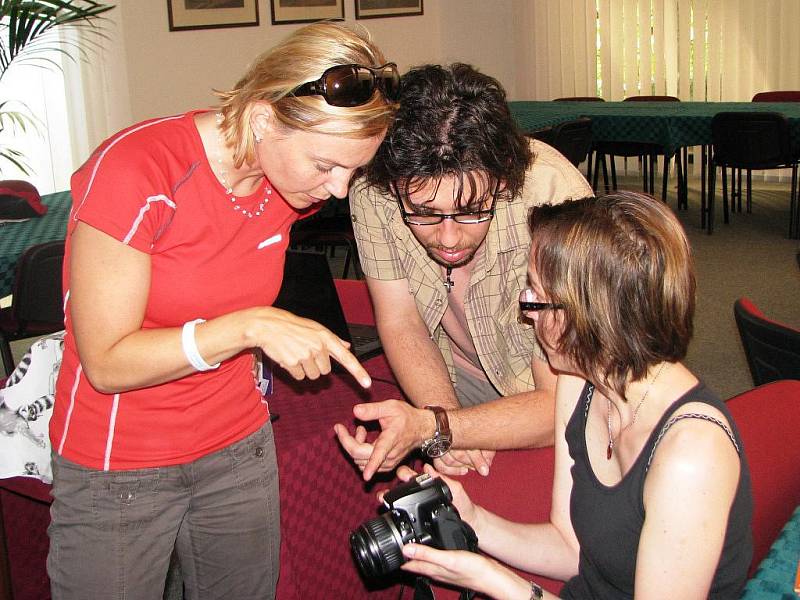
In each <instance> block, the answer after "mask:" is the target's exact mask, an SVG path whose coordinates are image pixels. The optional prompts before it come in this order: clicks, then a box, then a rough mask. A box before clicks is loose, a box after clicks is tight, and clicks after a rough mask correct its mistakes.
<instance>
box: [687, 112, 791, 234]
mask: <svg viewBox="0 0 800 600" xmlns="http://www.w3.org/2000/svg"><path fill="white" fill-rule="evenodd" d="M711 139H712V148H713V152H712V158H711V160H712V168H711V170H710V171H709V184H708V187H709V193H708V207H707V211H706V207H702V208H701V210H702V211H703V212H707V213H708V233H709V234H711V233H712V232H713V230H714V195H715V187H716V168H715V167H721V168H722V202H723V212H724V219H725V223H728V222H729V221H730V218H729V214H728V177H727V169H729V168H730V169H744V170H745V171H747V206H748V212H749V210H750V206H751V204H752V199H751V189H750V188H751V186H750V182H751V174H750V172H751V171H752V170H760V169H786V168H790V169H791V170H792V183H791V190H790V193H789V198H790V211H789V212H790V217H789V237H795V236H797V235H798V229H800V215H798V213H800V211H798V207H797V193H796V192H797V164H798V160H800V157H798V156H793V155H792V152H791V146H790V141H789V121H788V120H787V119H786V117H785V116H784V115H782V114H780V113H776V112H721V113H717V114H716V115H714V118H713V119H712V120H711Z"/></svg>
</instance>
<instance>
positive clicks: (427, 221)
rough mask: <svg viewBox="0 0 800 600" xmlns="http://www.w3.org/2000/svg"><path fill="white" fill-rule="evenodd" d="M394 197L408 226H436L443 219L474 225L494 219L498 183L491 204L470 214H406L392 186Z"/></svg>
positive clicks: (498, 189) (398, 194)
mask: <svg viewBox="0 0 800 600" xmlns="http://www.w3.org/2000/svg"><path fill="white" fill-rule="evenodd" d="M392 189H393V190H394V195H395V196H396V197H397V201H398V202H399V203H400V213H401V214H402V215H403V221H405V222H406V223H408V224H409V225H438V224H439V223H441V222H442V221H444V220H445V219H453V221H455V222H456V223H459V224H461V225H476V224H478V223H485V222H486V221H490V220H491V219H492V218H493V217H494V209H495V205H496V204H497V193H498V192H499V191H500V182H499V181H498V182H497V185H495V187H494V192H492V204H491V205H490V206H489V208H487V209H485V210H475V211H471V212H457V213H448V214H441V213H432V214H427V215H426V214H419V213H413V212H411V213H410V212H408V211H407V210H406V207H405V206H404V204H403V199H402V197H401V196H400V191H399V190H398V189H397V186H396V185H395V184H392Z"/></svg>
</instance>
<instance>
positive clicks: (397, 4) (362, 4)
mask: <svg viewBox="0 0 800 600" xmlns="http://www.w3.org/2000/svg"><path fill="white" fill-rule="evenodd" d="M355 3H356V19H379V18H381V17H405V16H408V15H421V14H422V0H355Z"/></svg>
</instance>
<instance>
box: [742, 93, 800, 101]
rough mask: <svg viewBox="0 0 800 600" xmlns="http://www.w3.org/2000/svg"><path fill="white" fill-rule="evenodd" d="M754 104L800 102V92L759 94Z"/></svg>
mask: <svg viewBox="0 0 800 600" xmlns="http://www.w3.org/2000/svg"><path fill="white" fill-rule="evenodd" d="M752 101H753V102H800V91H794V90H782V91H772V92H758V93H757V94H755V95H754V96H753V100H752Z"/></svg>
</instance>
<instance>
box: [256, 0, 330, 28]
mask: <svg viewBox="0 0 800 600" xmlns="http://www.w3.org/2000/svg"><path fill="white" fill-rule="evenodd" d="M270 7H271V8H272V24H273V25H282V24H284V23H307V22H309V21H322V20H323V19H328V20H333V21H342V20H344V0H270Z"/></svg>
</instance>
